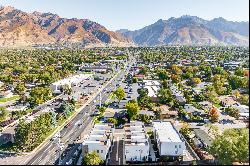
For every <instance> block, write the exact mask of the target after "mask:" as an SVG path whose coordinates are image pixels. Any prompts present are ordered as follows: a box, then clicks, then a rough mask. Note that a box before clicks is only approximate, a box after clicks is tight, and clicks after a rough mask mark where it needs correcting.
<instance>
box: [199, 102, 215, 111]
mask: <svg viewBox="0 0 250 166" xmlns="http://www.w3.org/2000/svg"><path fill="white" fill-rule="evenodd" d="M198 104H200V105H201V106H202V109H203V110H208V111H209V110H211V109H212V107H213V104H212V103H211V102H209V101H202V102H199V103H198Z"/></svg>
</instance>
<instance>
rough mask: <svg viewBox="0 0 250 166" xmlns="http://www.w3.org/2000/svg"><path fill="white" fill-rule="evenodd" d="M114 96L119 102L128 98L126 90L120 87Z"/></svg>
mask: <svg viewBox="0 0 250 166" xmlns="http://www.w3.org/2000/svg"><path fill="white" fill-rule="evenodd" d="M113 95H114V96H115V97H116V98H117V100H118V102H119V103H120V101H121V100H122V99H123V98H124V97H125V96H126V93H125V90H124V89H123V88H122V87H119V88H118V89H116V90H115V91H114V92H113Z"/></svg>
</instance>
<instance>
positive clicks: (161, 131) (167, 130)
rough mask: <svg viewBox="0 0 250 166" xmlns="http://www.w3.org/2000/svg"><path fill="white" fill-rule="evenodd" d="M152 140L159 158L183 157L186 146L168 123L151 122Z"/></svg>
mask: <svg viewBox="0 0 250 166" xmlns="http://www.w3.org/2000/svg"><path fill="white" fill-rule="evenodd" d="M153 130H154V139H155V142H156V144H157V148H158V149H159V155H160V156H172V157H178V156H183V155H184V150H186V145H185V142H184V140H182V139H181V137H180V135H179V133H178V131H177V130H176V129H175V128H174V126H173V125H172V124H171V123H170V122H164V121H154V122H153Z"/></svg>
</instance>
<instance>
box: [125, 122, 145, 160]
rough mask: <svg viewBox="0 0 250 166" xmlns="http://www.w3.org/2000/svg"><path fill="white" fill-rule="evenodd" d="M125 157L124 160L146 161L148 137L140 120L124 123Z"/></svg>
mask: <svg viewBox="0 0 250 166" xmlns="http://www.w3.org/2000/svg"><path fill="white" fill-rule="evenodd" d="M124 129H125V136H126V139H125V159H126V161H130V162H133V161H148V156H149V142H148V141H149V138H148V136H147V134H146V132H145V129H144V125H143V123H142V122H139V121H135V122H130V123H128V124H125V126H124Z"/></svg>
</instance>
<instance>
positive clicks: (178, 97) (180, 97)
mask: <svg viewBox="0 0 250 166" xmlns="http://www.w3.org/2000/svg"><path fill="white" fill-rule="evenodd" d="M169 89H170V91H171V93H172V95H173V96H174V98H175V99H176V100H177V101H178V102H179V103H180V104H181V105H184V104H185V103H186V99H185V97H184V95H183V94H182V92H181V91H180V90H179V89H178V88H177V87H176V86H175V85H173V84H172V85H171V86H170V88H169Z"/></svg>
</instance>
